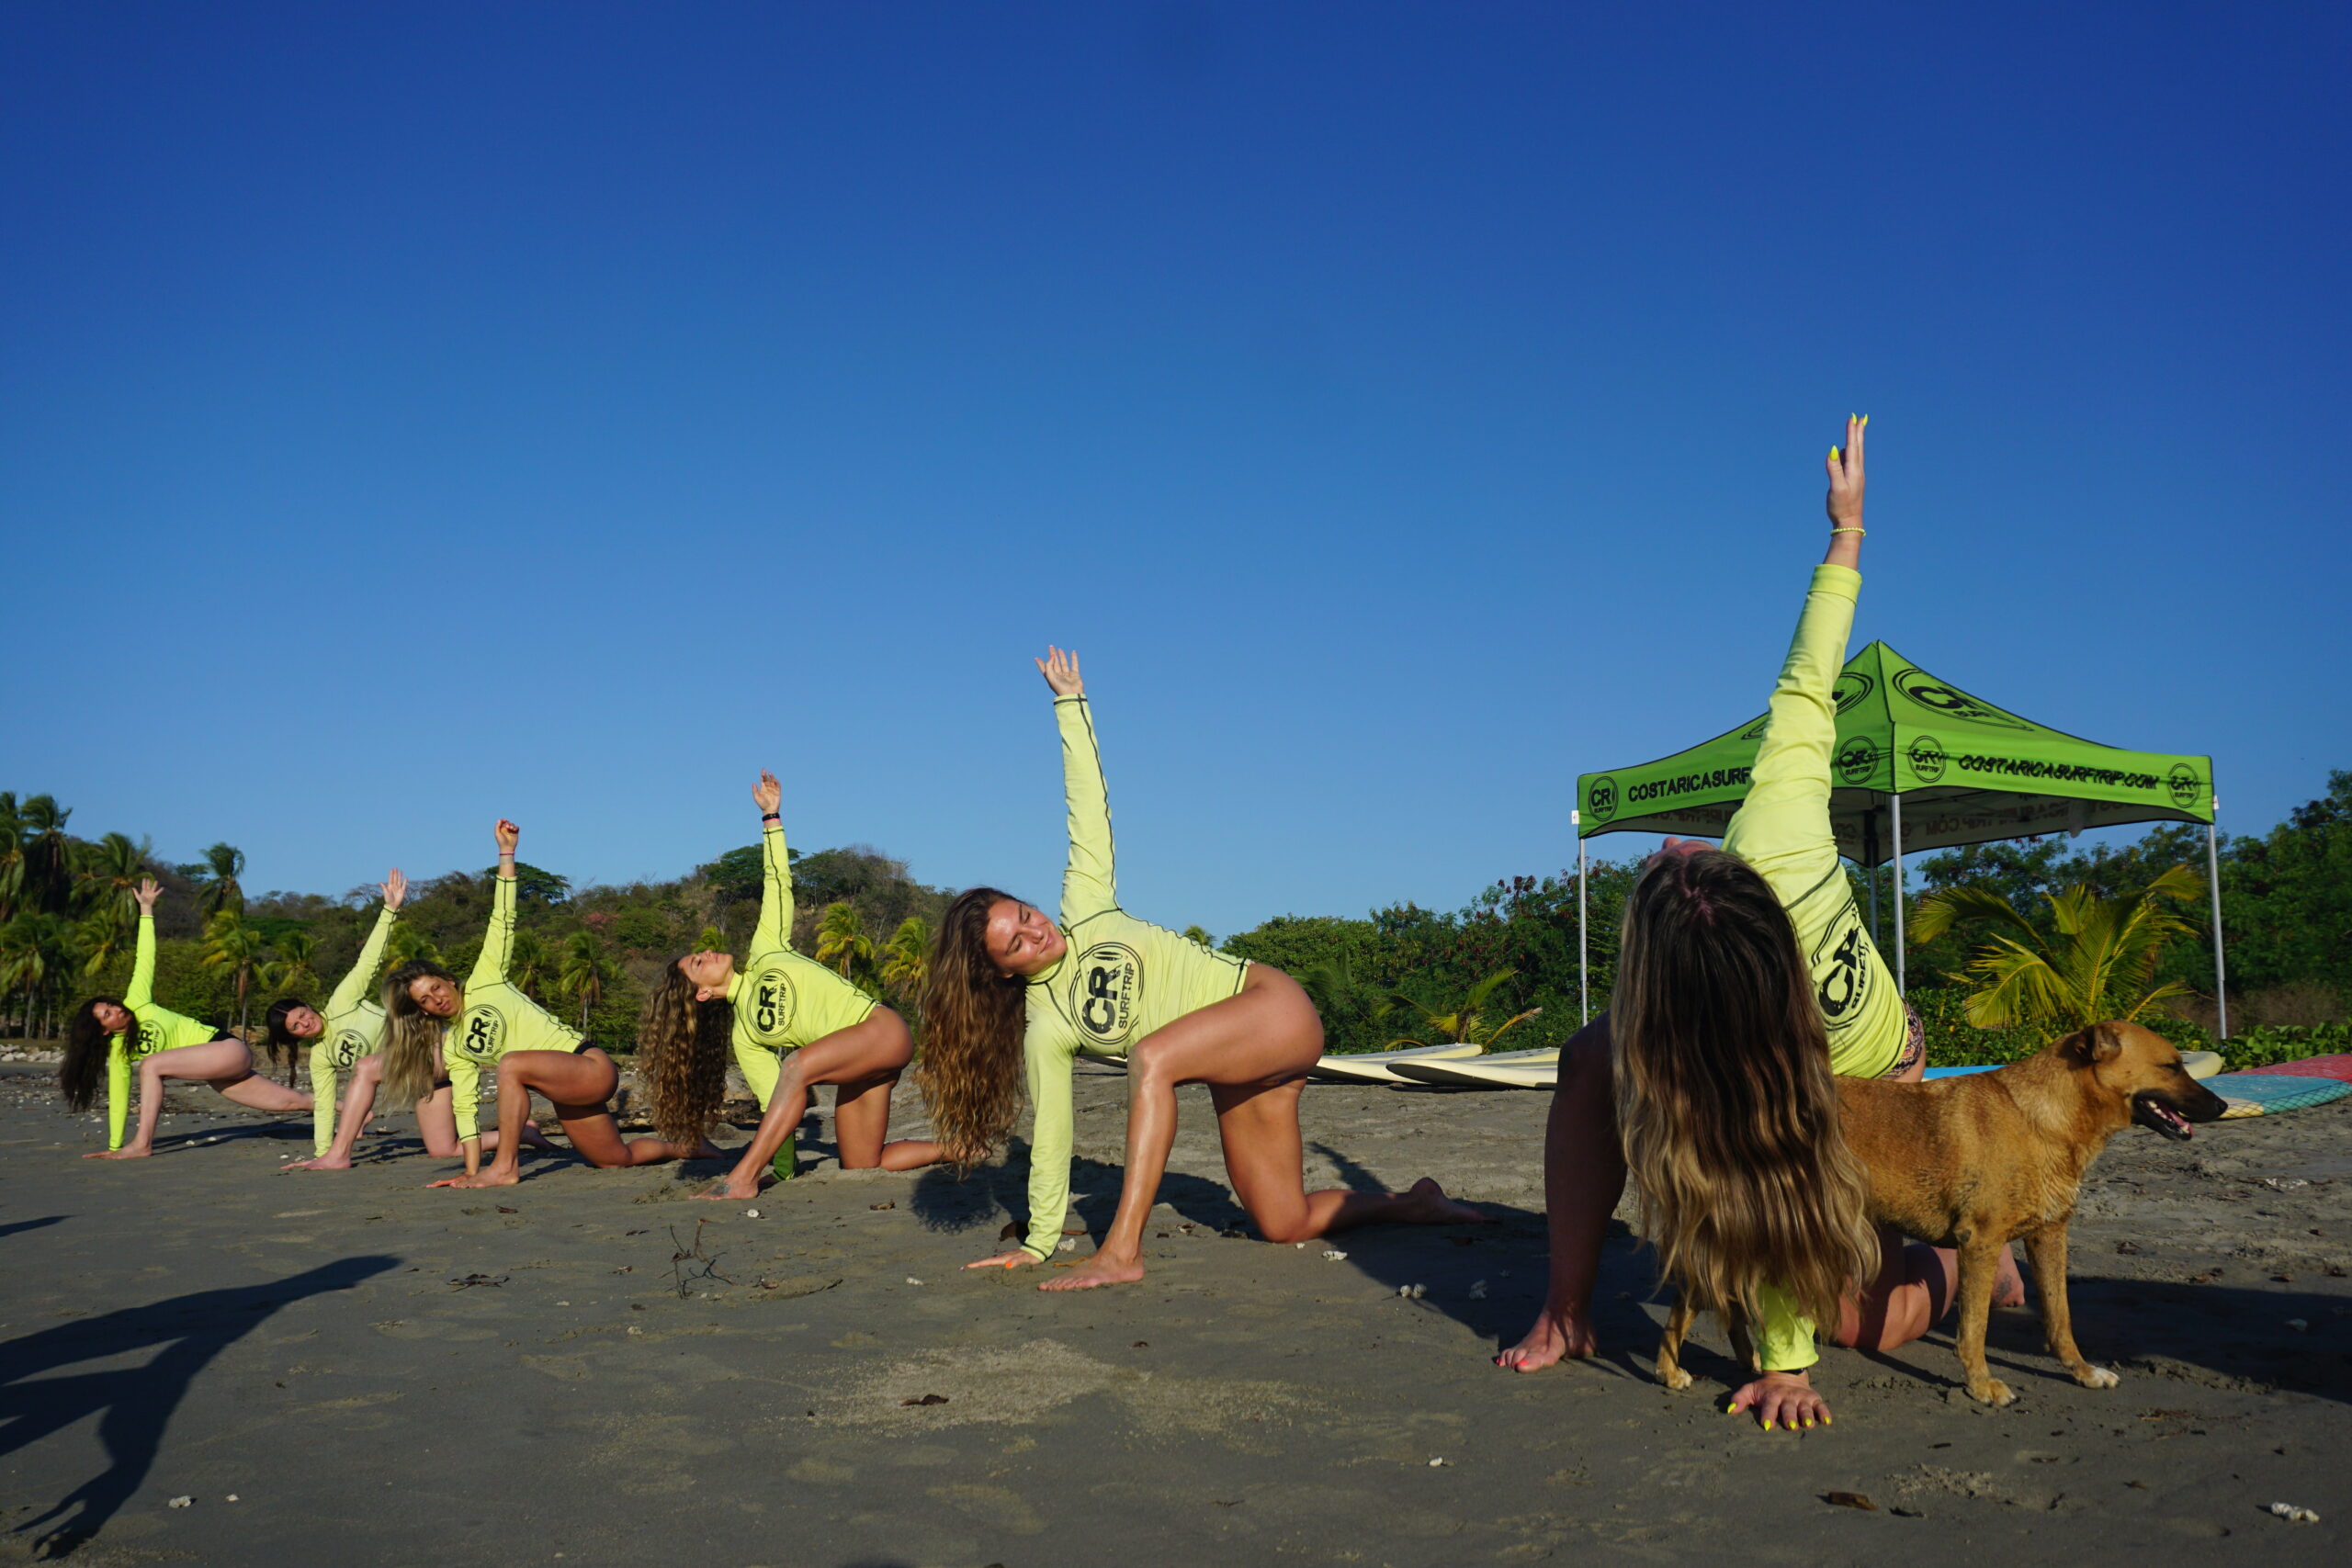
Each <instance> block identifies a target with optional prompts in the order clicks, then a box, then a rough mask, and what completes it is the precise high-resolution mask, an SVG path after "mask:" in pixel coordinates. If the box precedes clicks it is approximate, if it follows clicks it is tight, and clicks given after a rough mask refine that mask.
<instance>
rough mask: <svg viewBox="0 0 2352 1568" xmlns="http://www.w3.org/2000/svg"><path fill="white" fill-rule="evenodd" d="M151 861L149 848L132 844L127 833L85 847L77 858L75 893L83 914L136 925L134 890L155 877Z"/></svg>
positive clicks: (109, 834)
mask: <svg viewBox="0 0 2352 1568" xmlns="http://www.w3.org/2000/svg"><path fill="white" fill-rule="evenodd" d="M149 858H150V848H149V846H148V845H146V844H143V843H140V844H134V843H132V842H131V841H130V835H128V834H125V833H108V834H107V836H106V837H104V838H102V839H100V840H98V841H97V842H96V843H95V844H85V845H83V846H82V850H81V853H80V854H79V855H78V856H77V857H76V859H77V860H78V862H79V864H78V866H77V867H76V870H75V875H76V877H77V878H78V881H77V884H76V886H75V891H76V892H77V893H78V894H79V895H80V899H81V904H82V908H83V909H84V911H85V913H88V914H104V915H108V916H111V917H112V918H113V919H116V920H118V921H119V922H120V923H122V924H123V925H125V926H130V925H135V924H136V923H137V922H138V919H139V900H138V899H137V897H134V896H133V891H132V890H133V889H135V888H136V887H137V886H139V885H140V883H141V882H143V881H145V880H146V879H147V878H148V877H149V876H152V875H153V872H152V871H150V870H149V869H148V860H149Z"/></svg>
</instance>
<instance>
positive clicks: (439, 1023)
mask: <svg viewBox="0 0 2352 1568" xmlns="http://www.w3.org/2000/svg"><path fill="white" fill-rule="evenodd" d="M428 977H435V978H439V979H443V980H447V981H448V982H449V984H451V985H452V986H454V985H456V984H457V983H458V977H457V976H455V975H452V974H450V973H449V972H448V971H447V969H444V968H442V967H441V965H439V964H434V963H430V962H428V961H427V960H425V959H422V958H415V959H411V960H410V961H409V962H408V963H406V964H401V966H400V967H399V968H397V969H395V970H393V971H392V972H391V973H390V974H389V975H387V976H384V993H383V994H384V1045H383V1052H384V1092H385V1094H387V1095H388V1096H390V1100H391V1103H393V1104H395V1105H406V1104H408V1103H410V1102H411V1101H413V1100H423V1099H424V1098H426V1097H427V1096H429V1095H430V1094H432V1092H433V1090H434V1089H435V1087H436V1085H435V1079H436V1078H438V1077H440V1075H439V1074H438V1073H437V1072H435V1070H434V1053H435V1051H436V1050H437V1049H438V1048H439V1047H440V1044H441V1037H442V1035H444V1034H446V1033H447V1032H448V1029H449V1021H448V1020H447V1019H446V1018H435V1017H434V1016H433V1014H431V1013H429V1012H427V1011H425V1010H424V1009H423V1008H421V1007H419V1006H418V1005H417V1002H416V998H414V997H413V996H411V995H409V990H408V988H409V987H410V985H411V984H413V982H415V981H418V980H423V979H426V978H428ZM459 1011H461V1012H462V1011H463V1008H462V1006H461V1007H460V1008H459Z"/></svg>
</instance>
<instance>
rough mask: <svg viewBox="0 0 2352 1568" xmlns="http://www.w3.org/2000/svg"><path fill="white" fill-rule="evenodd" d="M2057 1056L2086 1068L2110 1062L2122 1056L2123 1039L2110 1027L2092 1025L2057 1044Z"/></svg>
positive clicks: (2098, 1024) (2097, 1024) (2101, 1024)
mask: <svg viewBox="0 0 2352 1568" xmlns="http://www.w3.org/2000/svg"><path fill="white" fill-rule="evenodd" d="M2058 1054H2059V1055H2062V1056H2064V1057H2066V1058H2067V1059H2068V1060H2070V1061H2075V1062H2080V1063H2082V1064H2083V1065H2084V1066H2092V1065H2094V1064H2096V1063H2099V1062H2112V1061H2113V1060H2115V1058H2116V1057H2118V1056H2120V1055H2122V1054H2123V1037H2122V1036H2121V1035H2120V1034H2118V1033H2117V1032H2115V1030H2114V1029H2113V1027H2112V1026H2110V1025H2108V1024H2104V1023H2094V1024H2092V1025H2091V1026H2090V1027H2089V1028H2088V1029H2078V1030H2076V1031H2075V1032H2074V1033H2072V1034H2069V1035H2068V1036H2066V1038H2065V1039H2064V1040H2061V1041H2060V1042H2058Z"/></svg>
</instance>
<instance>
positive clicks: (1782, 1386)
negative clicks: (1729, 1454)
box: [1724, 1372, 1829, 1432]
mask: <svg viewBox="0 0 2352 1568" xmlns="http://www.w3.org/2000/svg"><path fill="white" fill-rule="evenodd" d="M1743 1410H1745V1411H1748V1412H1750V1413H1751V1414H1753V1415H1754V1416H1755V1417H1756V1419H1757V1421H1758V1424H1759V1425H1761V1426H1762V1427H1763V1428H1764V1429H1765V1430H1766V1431H1768V1432H1771V1431H1796V1430H1798V1429H1800V1428H1804V1427H1826V1426H1827V1425H1829V1405H1828V1404H1827V1403H1826V1401H1824V1400H1823V1399H1822V1397H1821V1395H1820V1394H1819V1393H1816V1392H1815V1389H1814V1386H1813V1383H1812V1381H1811V1380H1810V1379H1808V1378H1807V1377H1806V1376H1805V1374H1804V1373H1803V1372H1766V1373H1765V1374H1764V1375H1763V1376H1762V1377H1760V1378H1758V1379H1757V1380H1756V1381H1755V1382H1751V1383H1748V1384H1747V1385H1745V1386H1744V1387H1742V1388H1741V1389H1740V1391H1739V1392H1738V1393H1735V1394H1733V1395H1732V1396H1731V1403H1730V1404H1728V1405H1726V1406H1724V1414H1725V1415H1728V1416H1736V1415H1738V1414H1739V1413H1740V1412H1741V1411H1743Z"/></svg>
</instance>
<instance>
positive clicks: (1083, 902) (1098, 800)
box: [1037, 648, 1119, 926]
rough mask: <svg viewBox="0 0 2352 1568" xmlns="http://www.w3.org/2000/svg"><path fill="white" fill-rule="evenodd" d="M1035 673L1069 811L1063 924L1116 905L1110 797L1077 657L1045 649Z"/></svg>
mask: <svg viewBox="0 0 2352 1568" xmlns="http://www.w3.org/2000/svg"><path fill="white" fill-rule="evenodd" d="M1046 654H1047V657H1046V658H1044V659H1040V660H1037V670H1038V672H1039V673H1040V674H1042V675H1044V676H1045V677H1046V685H1048V686H1050V687H1052V688H1053V691H1054V723H1055V725H1056V726H1057V728H1059V729H1060V730H1061V736H1062V797H1063V800H1064V802H1065V803H1066V804H1067V806H1068V807H1069V865H1068V866H1067V867H1066V868H1065V869H1064V871H1063V872H1062V924H1064V925H1065V926H1067V925H1069V924H1071V923H1072V922H1074V921H1078V920H1082V919H1086V918H1087V917H1088V916H1089V915H1099V914H1101V913H1102V912H1103V910H1105V909H1115V908H1118V907H1119V888H1118V879H1117V877H1116V875H1115V874H1114V870H1113V864H1112V853H1111V795H1110V791H1109V789H1108V788H1107V787H1106V786H1105V785H1104V784H1103V752H1102V749H1101V748H1100V747H1099V746H1098V745H1096V743H1095V739H1094V713H1093V709H1092V708H1091V707H1090V706H1089V705H1087V701H1086V682H1085V681H1084V679H1083V678H1082V677H1081V676H1080V674H1079V671H1078V655H1077V654H1075V653H1068V652H1065V651H1063V650H1062V649H1058V648H1049V649H1046Z"/></svg>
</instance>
